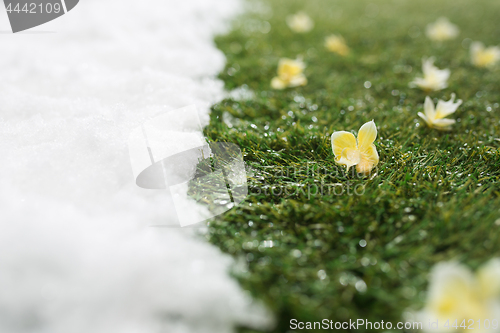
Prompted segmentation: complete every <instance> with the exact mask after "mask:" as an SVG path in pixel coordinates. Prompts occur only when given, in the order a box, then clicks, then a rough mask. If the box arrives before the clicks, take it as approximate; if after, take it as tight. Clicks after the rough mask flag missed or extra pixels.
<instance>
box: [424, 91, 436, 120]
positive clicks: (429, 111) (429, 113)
mask: <svg viewBox="0 0 500 333" xmlns="http://www.w3.org/2000/svg"><path fill="white" fill-rule="evenodd" d="M424 112H425V115H426V117H427V119H428V120H429V121H432V120H434V118H436V109H435V108H434V103H433V102H432V99H431V98H430V97H429V96H427V97H425V103H424Z"/></svg>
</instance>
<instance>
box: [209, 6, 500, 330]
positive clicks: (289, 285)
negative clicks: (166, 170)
mask: <svg viewBox="0 0 500 333" xmlns="http://www.w3.org/2000/svg"><path fill="white" fill-rule="evenodd" d="M264 4H265V8H264V10H261V11H259V12H257V13H253V14H252V13H251V14H246V15H245V16H243V17H241V18H239V19H238V20H237V21H236V22H235V23H234V27H233V29H232V31H231V32H230V33H229V34H227V35H225V36H220V37H218V38H217V40H216V42H217V45H218V47H219V48H220V49H221V50H222V51H223V52H224V53H225V55H226V57H227V59H228V63H227V67H226V69H225V70H224V72H223V73H221V74H220V78H221V79H222V80H224V82H225V85H226V88H227V89H228V90H232V89H234V88H238V87H245V88H246V89H249V90H251V91H253V92H254V94H255V96H254V97H253V98H252V99H250V100H243V101H237V100H231V99H227V100H224V101H223V102H221V103H219V104H216V105H214V106H213V108H212V114H211V122H210V125H209V126H208V127H207V128H206V130H205V134H206V136H207V137H208V138H209V140H211V141H218V142H233V143H236V144H238V145H239V146H240V147H241V148H242V150H243V152H244V158H245V162H246V164H247V166H248V168H249V170H250V171H251V174H249V178H248V182H249V185H250V195H249V196H248V198H247V199H246V201H245V202H244V203H243V204H241V205H239V206H238V207H236V208H234V209H232V210H231V211H229V212H228V213H226V214H224V215H222V216H220V217H218V218H216V219H215V220H214V221H212V222H211V223H210V227H209V234H208V236H207V237H208V238H209V240H210V242H212V243H213V244H216V245H217V246H219V247H220V248H221V249H222V250H223V251H224V252H227V253H229V254H231V255H233V256H234V257H235V258H237V259H238V260H243V261H244V262H246V263H247V264H248V268H247V269H239V270H236V271H235V273H234V274H235V276H236V277H237V278H238V279H239V281H240V283H241V285H242V286H243V288H245V289H248V290H249V291H250V292H251V293H252V295H254V296H255V297H256V298H258V299H261V300H263V301H264V302H265V303H266V304H267V306H268V307H269V308H270V309H271V310H272V311H273V312H274V313H275V315H276V318H277V320H278V326H277V327H276V329H275V330H274V332H279V333H283V332H287V331H288V330H289V320H290V319H291V318H296V319H298V320H300V321H319V320H321V319H323V318H329V319H331V320H335V321H343V320H346V319H349V318H350V319H353V320H354V319H357V318H366V319H369V320H372V321H380V320H384V321H392V322H397V321H399V320H400V319H401V314H402V312H404V311H405V310H406V309H407V308H413V309H419V308H421V307H422V306H423V304H424V302H425V291H426V288H427V282H428V281H427V275H428V273H429V270H430V269H431V268H432V266H433V265H434V264H436V263H438V262H440V261H446V260H459V261H461V262H464V263H465V264H467V265H469V266H470V267H472V268H476V267H477V266H479V265H480V264H482V263H483V262H485V261H487V260H488V259H490V258H492V257H494V256H498V255H500V223H499V222H500V219H499V218H500V187H499V184H500V182H499V181H500V150H499V147H500V139H499V138H500V108H499V104H498V103H500V70H499V69H498V68H497V69H493V70H484V69H477V68H474V67H473V66H472V65H471V64H470V60H469V53H468V50H467V49H466V48H465V47H467V46H468V43H469V42H470V40H469V39H466V38H470V39H472V40H480V41H483V42H484V43H485V44H486V45H496V44H500V25H499V24H498V19H499V18H498V14H499V13H500V2H499V1H497V0H490V1H486V0H480V1H479V0H476V1H464V0H441V1H430V0H419V1H404V0H391V1H389V0H380V1H365V0H356V1H333V0H308V1H296V0H270V1H266V2H264ZM266 8H267V9H266ZM298 10H304V11H305V12H307V13H308V14H309V15H310V16H311V17H312V18H313V20H314V21H315V28H314V30H313V31H311V32H309V33H306V34H294V33H292V32H291V31H290V30H289V28H288V27H287V26H286V24H285V17H286V16H287V15H289V14H292V13H295V12H296V11H298ZM439 16H447V17H448V18H449V19H450V20H451V21H452V22H453V23H455V24H457V25H459V27H460V29H461V34H460V36H459V38H457V39H456V40H453V41H448V42H444V43H441V44H438V43H433V42H430V41H429V40H428V39H427V38H426V37H425V34H424V32H425V26H426V25H427V24H428V23H430V22H434V21H435V20H436V19H437V18H438V17H439ZM269 26H270V27H271V29H270V31H268V30H269ZM267 31H268V32H267ZM331 33H340V34H342V35H343V36H344V38H345V39H346V41H347V43H348V45H349V46H350V47H351V51H352V52H351V55H350V56H348V57H345V58H343V57H340V56H337V55H335V54H332V53H329V52H327V51H326V50H325V48H324V47H323V40H324V37H325V36H326V35H328V34H331ZM464 39H465V41H464ZM297 55H301V56H302V57H303V59H304V61H305V63H306V64H307V68H306V71H305V74H306V76H307V77H308V80H309V83H308V85H307V86H304V87H300V88H292V89H287V90H284V91H274V90H271V89H270V85H269V84H270V80H271V79H272V77H273V76H275V74H276V68H277V63H278V60H279V58H281V57H289V58H295V57H296V56H297ZM425 56H435V57H436V59H437V60H436V65H437V66H438V67H439V68H450V69H451V71H452V74H451V78H450V80H449V88H447V89H445V90H442V91H439V92H435V93H432V94H430V96H431V97H432V98H434V99H437V98H440V99H446V100H448V99H449V96H450V94H451V93H452V92H454V93H456V94H457V96H458V98H461V99H462V100H464V104H463V105H462V106H461V107H460V108H459V110H458V111H457V112H456V113H455V114H454V115H452V116H451V117H452V118H454V119H457V123H456V124H455V125H454V127H453V130H452V131H450V132H438V131H436V130H432V129H429V128H427V127H426V126H425V124H424V123H423V121H422V120H421V119H420V118H418V117H417V112H418V111H422V108H423V106H422V104H423V101H424V99H425V96H426V94H425V93H424V92H422V91H420V90H416V89H410V88H408V83H409V82H410V81H411V80H413V79H414V77H415V76H417V75H419V74H420V71H421V59H422V57H425ZM366 81H369V82H370V83H371V87H370V88H369V89H367V88H365V86H364V83H365V82H366ZM223 119H226V120H227V119H231V120H232V122H233V124H234V126H233V127H232V128H229V127H228V125H227V124H226V123H225V122H224V121H223ZM372 119H374V120H375V122H376V124H377V126H378V131H379V132H378V138H377V140H376V142H375V144H376V146H377V149H378V152H379V154H380V163H379V165H378V167H377V169H376V170H375V173H374V174H373V175H372V176H371V177H369V178H363V177H358V176H357V175H353V174H346V173H345V172H344V171H343V168H342V167H341V166H339V165H337V164H336V163H335V162H334V156H333V153H332V150H331V146H330V135H331V134H332V132H333V131H336V130H347V131H351V130H354V131H357V130H358V129H359V127H360V126H361V125H362V124H364V123H365V122H367V121H369V120H372ZM293 170H294V171H295V172H291V171H293ZM287 171H289V172H288V174H287ZM313 171H314V172H313ZM337 183H340V184H343V185H344V186H345V187H349V188H350V189H351V191H352V190H353V189H355V188H356V186H358V189H361V187H360V186H364V193H363V194H362V195H349V194H348V193H344V194H342V195H337V194H338V193H339V192H338V191H337V194H335V193H328V191H327V190H324V191H323V193H322V194H321V193H315V189H320V187H321V184H337ZM284 188H286V189H287V191H288V193H283V191H282V193H279V189H281V190H283V189H284ZM297 189H302V190H301V191H297ZM308 189H310V192H308ZM273 190H274V193H273ZM291 192H293V193H291ZM320 192H321V191H320ZM351 194H352V193H351ZM266 240H267V241H268V240H272V241H273V247H266V245H269V244H270V243H269V242H267V243H266V242H264V241H266ZM365 242H366V246H361V245H365ZM360 244H361V245H360ZM320 277H321V278H323V279H321V278H320ZM360 280H363V281H364V282H365V283H366V286H367V289H366V291H365V292H360V291H359V290H358V289H361V291H362V288H360V283H358V289H357V288H356V283H357V282H358V281H360ZM361 287H362V286H361ZM241 332H253V331H250V330H247V329H245V328H241Z"/></svg>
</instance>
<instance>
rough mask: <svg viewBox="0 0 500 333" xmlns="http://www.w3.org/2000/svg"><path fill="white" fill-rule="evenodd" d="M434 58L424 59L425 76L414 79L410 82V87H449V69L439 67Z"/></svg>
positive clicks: (427, 89) (432, 88) (435, 88)
mask: <svg viewBox="0 0 500 333" xmlns="http://www.w3.org/2000/svg"><path fill="white" fill-rule="evenodd" d="M434 60H435V59H434V58H433V57H432V58H429V59H424V60H423V61H422V71H423V72H424V77H423V78H421V77H418V78H416V79H415V80H414V81H412V82H410V87H411V88H415V87H419V88H421V89H423V90H426V91H437V90H441V89H444V88H446V87H448V83H447V82H446V81H448V79H449V77H450V70H449V69H439V68H437V67H436V66H434Z"/></svg>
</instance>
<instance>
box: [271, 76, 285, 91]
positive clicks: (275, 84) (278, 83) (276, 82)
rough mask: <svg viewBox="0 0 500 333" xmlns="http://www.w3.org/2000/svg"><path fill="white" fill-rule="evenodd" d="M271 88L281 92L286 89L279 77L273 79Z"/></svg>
mask: <svg viewBox="0 0 500 333" xmlns="http://www.w3.org/2000/svg"><path fill="white" fill-rule="evenodd" d="M271 88H273V89H278V90H282V89H285V88H286V84H285V82H283V80H281V79H280V78H279V77H275V78H273V79H272V80H271Z"/></svg>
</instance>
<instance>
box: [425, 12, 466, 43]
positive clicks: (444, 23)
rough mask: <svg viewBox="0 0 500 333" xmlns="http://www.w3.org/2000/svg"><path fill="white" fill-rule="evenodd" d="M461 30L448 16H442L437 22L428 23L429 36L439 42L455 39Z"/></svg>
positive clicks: (427, 31)
mask: <svg viewBox="0 0 500 333" xmlns="http://www.w3.org/2000/svg"><path fill="white" fill-rule="evenodd" d="M459 32H460V30H459V29H458V27H457V26H456V25H454V24H452V23H450V21H448V19H447V18H446V17H440V18H439V19H438V20H437V21H436V22H435V23H431V24H429V25H427V30H426V34H427V37H428V38H429V39H430V40H434V41H438V42H441V41H445V40H449V39H454V38H456V37H457V36H458V34H459Z"/></svg>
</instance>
